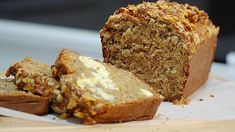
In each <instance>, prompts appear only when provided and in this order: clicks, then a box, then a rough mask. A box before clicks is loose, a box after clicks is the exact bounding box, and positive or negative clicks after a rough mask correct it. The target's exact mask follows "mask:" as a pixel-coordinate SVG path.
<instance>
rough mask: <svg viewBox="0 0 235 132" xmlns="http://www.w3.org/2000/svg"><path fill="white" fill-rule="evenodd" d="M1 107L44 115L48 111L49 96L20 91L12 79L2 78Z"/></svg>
mask: <svg viewBox="0 0 235 132" xmlns="http://www.w3.org/2000/svg"><path fill="white" fill-rule="evenodd" d="M0 107H6V108H10V109H14V110H18V111H23V112H27V113H31V114H36V115H43V114H47V113H48V109H49V98H47V97H40V96H36V95H33V94H31V93H26V92H23V91H18V90H17V89H16V86H15V85H14V83H13V80H12V79H1V80H0Z"/></svg>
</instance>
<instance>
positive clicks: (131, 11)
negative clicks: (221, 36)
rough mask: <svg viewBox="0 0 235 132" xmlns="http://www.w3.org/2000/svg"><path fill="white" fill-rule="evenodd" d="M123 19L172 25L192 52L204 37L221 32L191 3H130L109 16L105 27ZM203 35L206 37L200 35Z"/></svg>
mask: <svg viewBox="0 0 235 132" xmlns="http://www.w3.org/2000/svg"><path fill="white" fill-rule="evenodd" d="M123 19H126V20H131V21H134V22H136V23H139V24H140V23H141V21H143V20H149V23H154V22H155V21H158V22H163V23H165V24H168V25H172V27H173V28H174V29H176V31H177V34H181V36H182V37H184V38H185V43H186V44H188V45H186V46H185V47H189V49H190V50H191V51H192V52H194V51H195V47H197V45H198V44H199V43H201V42H202V41H203V38H209V37H210V36H211V35H217V34H218V32H219V28H218V27H216V26H214V25H213V24H212V22H211V21H210V20H209V16H208V14H207V13H206V12H205V11H203V10H199V9H198V8H197V7H195V6H191V5H189V4H179V3H176V2H169V1H166V0H159V1H157V2H155V3H153V2H143V3H142V4H138V5H128V6H127V7H126V8H124V7H122V8H119V9H118V10H117V11H116V12H115V13H114V15H112V16H111V17H110V18H109V21H108V22H107V23H106V25H105V27H104V29H105V28H108V27H109V26H110V24H111V23H118V22H120V21H121V20H123ZM104 29H102V30H104ZM202 35H203V36H206V37H200V36H202ZM192 42H193V43H192ZM194 44H195V45H194Z"/></svg>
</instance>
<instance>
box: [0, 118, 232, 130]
mask: <svg viewBox="0 0 235 132" xmlns="http://www.w3.org/2000/svg"><path fill="white" fill-rule="evenodd" d="M143 122H144V121H143ZM234 130H235V120H217V121H216V120H210V121H200V120H197V121H196V120H190V121H185V120H184V121H183V120H178V121H170V120H168V121H164V122H161V123H156V124H147V125H146V124H145V125H125V123H124V124H122V123H120V124H98V125H92V126H85V125H84V127H81V125H79V126H76V125H58V124H51V123H45V122H35V121H28V120H22V119H16V118H11V117H2V116H1V117H0V131H1V132H32V131H33V132H41V131H44V132H46V131H51V132H101V131H105V132H125V131H133V132H152V131H157V132H168V131H169V132H172V131H173V132H198V131H200V132H217V131H218V132H228V131H234Z"/></svg>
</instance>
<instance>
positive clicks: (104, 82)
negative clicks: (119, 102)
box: [77, 56, 119, 101]
mask: <svg viewBox="0 0 235 132" xmlns="http://www.w3.org/2000/svg"><path fill="white" fill-rule="evenodd" d="M79 60H80V61H81V62H82V63H83V64H84V65H85V66H86V67H87V68H90V69H94V71H95V72H94V71H91V74H92V76H89V77H86V75H85V74H81V75H80V76H79V77H78V79H77V85H79V86H80V87H81V88H82V89H84V88H90V89H91V91H92V92H93V93H96V94H97V95H99V96H100V97H102V98H104V99H105V100H109V101H111V100H113V99H114V97H113V96H112V95H110V94H108V93H106V92H105V91H104V89H108V90H119V89H118V88H117V87H116V85H115V84H114V83H113V81H112V80H111V79H110V77H109V72H108V71H107V69H106V67H105V66H104V65H103V64H101V63H99V62H97V61H95V60H93V59H91V58H89V57H85V56H80V57H79ZM98 84H99V85H101V86H102V88H103V89H101V88H99V87H98Z"/></svg>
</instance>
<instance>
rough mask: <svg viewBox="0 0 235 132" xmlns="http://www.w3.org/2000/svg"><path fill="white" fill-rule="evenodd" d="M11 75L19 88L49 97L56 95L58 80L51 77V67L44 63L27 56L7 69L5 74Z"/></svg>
mask: <svg viewBox="0 0 235 132" xmlns="http://www.w3.org/2000/svg"><path fill="white" fill-rule="evenodd" d="M11 75H12V76H14V77H15V84H16V85H17V87H18V88H19V89H21V90H25V91H28V92H32V93H33V94H36V95H40V96H44V97H50V98H51V99H52V98H55V97H56V96H55V95H56V89H57V88H58V87H59V82H57V81H56V80H55V79H54V78H53V77H52V74H51V68H50V66H48V65H46V64H43V63H41V62H37V61H34V60H33V59H32V58H31V57H27V58H25V59H24V60H22V61H19V62H17V63H15V64H14V65H12V66H11V67H10V68H9V69H8V71H7V72H6V76H7V77H9V76H11Z"/></svg>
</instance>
